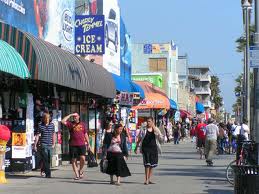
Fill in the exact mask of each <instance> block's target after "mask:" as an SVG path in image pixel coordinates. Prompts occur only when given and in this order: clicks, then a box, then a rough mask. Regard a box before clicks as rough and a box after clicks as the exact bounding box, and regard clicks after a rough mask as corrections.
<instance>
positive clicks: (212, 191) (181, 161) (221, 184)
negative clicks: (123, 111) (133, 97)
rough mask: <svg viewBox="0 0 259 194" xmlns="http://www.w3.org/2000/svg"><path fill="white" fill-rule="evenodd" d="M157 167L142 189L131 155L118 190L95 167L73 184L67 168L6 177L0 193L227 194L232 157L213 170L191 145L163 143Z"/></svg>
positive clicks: (138, 161)
mask: <svg viewBox="0 0 259 194" xmlns="http://www.w3.org/2000/svg"><path fill="white" fill-rule="evenodd" d="M162 149H163V153H162V156H160V157H159V166H158V167H157V168H156V169H155V171H154V179H153V182H155V183H156V184H152V185H150V184H149V185H144V184H143V183H144V172H143V170H144V169H143V162H142V157H141V155H140V154H137V155H136V154H135V153H132V154H131V155H130V156H129V158H128V161H127V163H128V167H129V169H130V171H131V174H132V176H130V177H127V178H125V179H122V182H121V186H120V187H118V186H116V185H110V184H109V176H108V175H106V174H103V173H101V172H100V169H99V167H96V168H88V169H87V170H86V175H85V177H84V178H83V179H81V180H79V181H75V180H73V178H74V177H73V174H72V169H71V166H70V165H63V166H61V167H58V168H56V169H53V172H52V178H51V179H46V178H41V177H40V172H39V171H33V172H31V173H29V174H25V175H15V176H8V177H7V178H8V181H9V182H8V184H5V185H0V193H1V194H2V193H3V194H5V193H6V194H7V193H12V194H36V193H41V194H45V193H55V194H61V193H62V194H63V193H64V194H66V193H67V194H71V193H74V194H81V193H87V194H95V193H96V194H99V193H114V194H117V193H123V194H128V193H131V194H135V193H141V194H144V193H148V194H157V193H161V194H162V193H168V194H174V193H177V194H180V193H183V194H187V193H188V194H203V193H209V194H231V193H233V186H231V185H230V184H229V183H228V182H227V181H226V177H225V169H226V166H227V165H228V163H229V162H230V161H231V160H232V159H233V158H234V156H233V155H218V156H216V159H215V161H214V166H213V167H208V166H207V165H206V162H205V160H201V159H200V158H199V154H198V153H197V151H196V148H195V145H194V143H192V142H191V141H190V140H189V139H186V140H184V141H183V142H180V144H179V145H174V144H173V143H166V144H164V145H163V147H162Z"/></svg>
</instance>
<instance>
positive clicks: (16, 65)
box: [0, 40, 30, 79]
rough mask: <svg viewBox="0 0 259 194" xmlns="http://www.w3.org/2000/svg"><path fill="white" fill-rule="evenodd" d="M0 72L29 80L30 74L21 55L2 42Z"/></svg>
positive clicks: (0, 43) (0, 46) (0, 42)
mask: <svg viewBox="0 0 259 194" xmlns="http://www.w3.org/2000/svg"><path fill="white" fill-rule="evenodd" d="M0 71H3V72H5V73H9V74H12V75H14V76H17V77H19V78H22V79H25V78H30V72H29V70H28V67H27V65H26V64H25V62H24V60H23V58H22V57H21V55H20V54H19V53H18V52H17V51H16V50H15V49H14V48H13V47H12V46H10V45H9V44H8V43H6V42H5V41H2V40H0Z"/></svg>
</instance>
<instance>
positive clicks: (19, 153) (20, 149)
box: [12, 146, 27, 158]
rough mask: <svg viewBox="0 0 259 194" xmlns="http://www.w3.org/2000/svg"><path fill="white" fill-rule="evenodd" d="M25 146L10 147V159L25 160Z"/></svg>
mask: <svg viewBox="0 0 259 194" xmlns="http://www.w3.org/2000/svg"><path fill="white" fill-rule="evenodd" d="M26 150H27V149H26V146H12V158H26Z"/></svg>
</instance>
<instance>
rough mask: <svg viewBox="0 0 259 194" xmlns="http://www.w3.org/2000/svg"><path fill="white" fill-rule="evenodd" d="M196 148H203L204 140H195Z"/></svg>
mask: <svg viewBox="0 0 259 194" xmlns="http://www.w3.org/2000/svg"><path fill="white" fill-rule="evenodd" d="M197 147H198V148H204V147H205V139H199V138H198V140H197Z"/></svg>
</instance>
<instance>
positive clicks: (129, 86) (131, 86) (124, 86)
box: [112, 74, 145, 98]
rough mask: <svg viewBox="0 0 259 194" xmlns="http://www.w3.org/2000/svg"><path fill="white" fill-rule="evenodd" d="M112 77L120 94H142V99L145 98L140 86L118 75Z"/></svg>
mask: <svg viewBox="0 0 259 194" xmlns="http://www.w3.org/2000/svg"><path fill="white" fill-rule="evenodd" d="M112 77H113V79H114V82H115V88H116V90H118V91H120V92H129V93H131V92H138V93H140V97H141V98H145V94H144V91H143V89H142V88H141V87H140V86H138V84H136V83H134V82H132V81H131V80H127V79H124V78H122V77H120V76H118V75H115V74H112Z"/></svg>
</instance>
